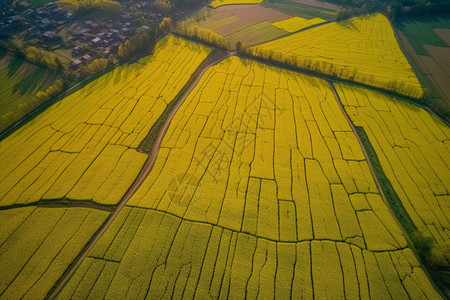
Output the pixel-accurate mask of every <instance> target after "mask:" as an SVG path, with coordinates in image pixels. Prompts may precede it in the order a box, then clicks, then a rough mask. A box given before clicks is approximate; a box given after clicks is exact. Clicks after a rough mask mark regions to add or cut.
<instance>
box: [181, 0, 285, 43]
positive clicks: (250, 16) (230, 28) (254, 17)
mask: <svg viewBox="0 0 450 300" xmlns="http://www.w3.org/2000/svg"><path fill="white" fill-rule="evenodd" d="M289 18H291V15H289V14H285V13H282V12H278V11H276V10H274V9H270V8H265V7H263V6H261V5H259V4H251V5H226V6H222V7H218V8H215V9H212V8H209V7H205V8H203V9H202V10H200V11H199V12H198V13H196V14H195V15H193V16H191V17H189V18H187V19H185V20H183V21H181V22H179V23H178V24H177V31H178V32H179V33H182V34H185V35H188V36H199V37H201V33H203V34H204V35H206V34H207V33H210V35H217V36H218V38H219V39H222V40H223V43H224V44H226V45H227V47H228V48H230V49H233V48H235V47H236V43H237V42H238V41H240V42H241V43H244V44H248V45H256V44H259V43H262V42H265V41H268V40H271V39H274V38H278V37H281V36H286V35H287V34H288V32H287V31H285V30H282V29H280V28H277V27H275V26H273V25H272V23H273V22H278V21H281V20H285V19H289ZM203 39H205V38H203ZM206 40H208V38H206Z"/></svg>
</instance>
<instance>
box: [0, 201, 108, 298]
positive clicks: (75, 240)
mask: <svg viewBox="0 0 450 300" xmlns="http://www.w3.org/2000/svg"><path fill="white" fill-rule="evenodd" d="M108 214H109V213H108V212H105V211H100V210H95V209H88V208H36V207H25V208H15V209H9V210H2V211H0V220H2V224H1V227H0V228H1V229H0V270H1V276H0V298H2V299H22V297H25V298H28V299H43V298H44V297H45V296H46V295H47V293H48V291H49V290H50V289H51V288H52V287H53V285H54V284H55V283H56V281H57V280H58V279H59V278H60V276H61V275H62V274H63V273H64V272H65V270H66V268H67V267H69V265H70V264H71V263H72V261H73V260H74V259H75V257H76V256H77V255H78V254H79V252H80V251H81V250H82V249H83V247H84V245H85V244H86V243H87V241H89V239H90V238H91V236H92V235H93V234H94V233H95V232H96V231H97V230H98V228H99V227H100V225H102V224H103V222H104V221H105V220H106V217H107V216H108Z"/></svg>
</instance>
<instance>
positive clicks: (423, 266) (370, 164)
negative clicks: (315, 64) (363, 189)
mask: <svg viewBox="0 0 450 300" xmlns="http://www.w3.org/2000/svg"><path fill="white" fill-rule="evenodd" d="M328 84H329V85H330V88H331V90H332V91H333V94H334V99H336V102H337V104H338V105H339V108H340V109H341V111H342V114H343V115H344V117H345V119H347V122H348V124H349V125H350V127H351V129H352V131H353V133H354V134H355V135H356V138H357V139H358V143H359V145H360V147H361V150H362V151H363V153H364V157H365V158H366V162H367V164H368V165H369V170H370V172H371V173H372V177H373V179H374V180H375V184H376V185H377V189H378V192H379V193H380V195H381V198H382V199H383V201H384V204H385V205H386V207H387V208H388V210H389V212H390V213H391V215H392V217H393V218H394V220H395V222H396V223H397V225H398V227H400V230H401V231H402V233H403V236H404V238H405V239H406V241H407V243H408V247H409V248H410V249H411V250H412V251H413V253H414V255H415V256H416V257H417V260H418V261H419V262H420V265H421V268H422V269H423V270H424V271H425V274H427V276H428V279H429V281H430V282H431V283H432V284H433V286H434V288H435V290H436V291H437V292H438V293H440V294H441V296H442V297H443V299H445V297H444V295H443V294H442V293H441V289H440V288H439V287H437V286H436V284H435V283H434V280H433V278H432V277H431V276H430V274H429V272H428V269H427V267H426V266H425V265H424V264H422V262H421V259H420V257H419V254H418V253H417V250H416V248H415V247H414V244H413V243H412V241H411V239H410V237H409V235H408V233H407V232H406V230H405V229H404V228H403V225H402V224H401V223H400V221H399V220H398V218H397V216H396V214H395V213H394V211H393V210H392V208H391V205H390V204H389V202H388V200H387V198H386V195H385V194H384V190H383V188H382V186H381V184H380V181H379V180H378V176H377V175H376V173H375V170H374V168H373V165H372V162H371V160H370V158H369V155H368V153H367V151H366V148H365V146H364V144H363V142H362V140H361V138H360V137H359V135H358V132H357V131H356V128H355V126H354V125H353V122H352V121H351V119H350V117H349V116H348V114H347V112H346V111H345V108H344V106H343V105H342V102H341V98H340V97H339V94H338V93H337V91H336V89H335V88H334V85H333V83H332V82H330V81H328Z"/></svg>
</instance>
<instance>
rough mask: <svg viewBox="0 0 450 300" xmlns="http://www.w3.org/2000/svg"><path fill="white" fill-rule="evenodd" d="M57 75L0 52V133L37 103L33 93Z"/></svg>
mask: <svg viewBox="0 0 450 300" xmlns="http://www.w3.org/2000/svg"><path fill="white" fill-rule="evenodd" d="M59 78H60V74H58V73H56V74H55V72H54V71H51V70H48V69H45V68H42V67H39V66H36V65H33V64H30V63H28V62H26V61H25V60H24V59H22V58H19V57H14V56H12V55H10V54H6V53H5V52H0V82H2V88H1V90H0V99H1V101H0V133H1V132H3V131H4V130H5V129H7V128H8V127H9V126H11V125H13V124H14V123H16V122H17V121H19V120H20V119H22V118H23V117H24V116H25V115H27V114H28V113H30V112H31V111H32V110H33V109H35V108H36V107H38V106H39V105H41V104H42V103H39V102H38V101H37V100H36V99H34V97H33V96H34V94H36V93H37V92H38V91H40V90H44V89H45V88H47V87H48V86H49V85H51V84H52V83H53V82H54V81H55V80H57V79H59Z"/></svg>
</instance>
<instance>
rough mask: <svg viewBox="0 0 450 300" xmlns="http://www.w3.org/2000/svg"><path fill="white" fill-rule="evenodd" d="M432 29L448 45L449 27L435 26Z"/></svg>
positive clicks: (449, 38) (449, 37)
mask: <svg viewBox="0 0 450 300" xmlns="http://www.w3.org/2000/svg"><path fill="white" fill-rule="evenodd" d="M434 31H435V32H436V33H437V34H438V35H439V37H440V38H441V39H443V40H444V42H446V43H447V45H449V46H450V29H449V28H436V29H434Z"/></svg>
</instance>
